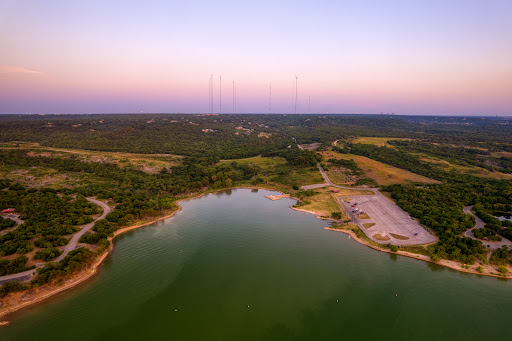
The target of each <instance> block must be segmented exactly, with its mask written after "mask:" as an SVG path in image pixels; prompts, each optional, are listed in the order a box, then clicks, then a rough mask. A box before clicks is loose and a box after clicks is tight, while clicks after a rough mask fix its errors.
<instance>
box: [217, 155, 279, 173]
mask: <svg viewBox="0 0 512 341" xmlns="http://www.w3.org/2000/svg"><path fill="white" fill-rule="evenodd" d="M220 162H221V163H229V162H237V163H244V164H249V165H253V166H258V167H261V168H262V169H263V170H268V169H272V168H274V167H275V166H279V165H285V164H286V160H285V159H284V158H282V157H262V156H256V157H249V158H246V159H235V160H221V161H220Z"/></svg>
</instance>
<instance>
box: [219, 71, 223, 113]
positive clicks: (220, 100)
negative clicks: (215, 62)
mask: <svg viewBox="0 0 512 341" xmlns="http://www.w3.org/2000/svg"><path fill="white" fill-rule="evenodd" d="M219 114H222V76H219Z"/></svg>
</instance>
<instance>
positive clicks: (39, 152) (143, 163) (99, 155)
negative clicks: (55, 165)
mask: <svg viewBox="0 0 512 341" xmlns="http://www.w3.org/2000/svg"><path fill="white" fill-rule="evenodd" d="M0 148H5V149H12V148H20V149H27V150H30V151H31V152H32V155H34V156H52V154H58V156H59V157H62V155H63V154H73V155H78V156H79V157H80V158H82V159H83V160H87V161H91V162H111V163H115V164H117V165H119V166H120V167H128V166H131V167H134V168H137V169H140V170H142V171H144V172H147V173H157V172H159V171H161V170H162V168H163V167H172V166H177V165H179V164H181V158H182V156H179V155H171V154H133V153H121V152H100V151H92V150H81V149H67V148H51V147H44V146H40V145H39V144H38V143H28V142H9V143H2V144H0Z"/></svg>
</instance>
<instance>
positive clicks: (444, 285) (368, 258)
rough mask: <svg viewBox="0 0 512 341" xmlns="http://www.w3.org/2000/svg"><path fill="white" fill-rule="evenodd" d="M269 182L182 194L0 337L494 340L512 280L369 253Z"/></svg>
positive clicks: (510, 302) (510, 300)
mask: <svg viewBox="0 0 512 341" xmlns="http://www.w3.org/2000/svg"><path fill="white" fill-rule="evenodd" d="M271 193H274V194H275V192H270V191H264V190H259V191H256V190H248V189H238V190H233V191H227V192H222V193H218V194H209V195H207V196H204V197H202V198H198V199H192V200H188V201H184V202H182V203H181V205H182V207H183V210H182V211H180V212H178V213H177V214H176V215H175V216H174V217H172V218H169V219H166V220H165V221H161V222H158V223H156V224H153V225H151V226H148V227H144V228H140V229H137V230H133V231H130V232H128V233H126V234H124V235H122V236H120V237H119V238H118V239H116V241H115V249H114V252H113V253H112V254H111V255H110V256H109V257H108V259H107V260H106V262H105V263H104V265H103V266H101V270H100V273H99V275H98V276H96V277H95V278H94V279H92V280H90V281H88V282H87V283H85V284H84V285H81V286H80V287H78V288H74V289H72V290H70V291H67V292H65V293H64V294H61V295H59V296H58V297H56V298H53V299H50V300H49V301H47V302H44V303H42V304H39V305H37V306H35V307H32V308H28V309H25V310H23V311H21V312H19V313H16V314H15V315H14V316H10V320H11V321H12V323H11V324H10V325H8V326H5V327H0V340H52V341H53V340H156V339H158V340H379V339H381V340H505V339H507V338H508V337H507V336H506V335H508V333H509V330H508V329H507V328H508V327H509V324H508V323H509V321H510V317H511V316H512V295H511V288H512V282H511V281H506V280H501V279H496V278H489V277H482V276H476V275H469V274H463V273H460V272H457V271H454V270H449V269H446V268H443V267H440V266H437V265H432V264H429V263H425V262H421V261H417V260H414V259H409V258H405V257H400V256H395V255H389V254H386V253H382V252H378V251H375V250H373V249H370V248H368V247H365V246H363V245H360V244H358V243H356V242H355V241H353V240H351V239H349V237H348V235H346V234H344V233H340V232H333V231H328V230H324V229H323V227H325V226H328V222H325V221H321V220H319V219H316V218H315V217H314V216H313V215H310V214H307V213H302V212H297V211H294V210H291V209H289V208H288V207H289V206H290V205H293V204H294V203H295V201H294V200H292V199H288V198H287V199H281V200H278V201H271V200H268V199H266V198H265V197H264V195H267V194H271Z"/></svg>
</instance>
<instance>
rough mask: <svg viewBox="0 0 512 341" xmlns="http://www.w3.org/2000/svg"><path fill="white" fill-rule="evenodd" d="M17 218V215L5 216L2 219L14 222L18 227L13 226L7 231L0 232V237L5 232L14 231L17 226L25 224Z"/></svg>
mask: <svg viewBox="0 0 512 341" xmlns="http://www.w3.org/2000/svg"><path fill="white" fill-rule="evenodd" d="M19 216H20V215H19V214H7V215H4V216H3V217H4V218H7V219H11V220H13V221H15V222H16V224H18V225H16V226H14V227H10V228H8V229H5V230H3V231H0V236H1V235H3V234H6V233H7V232H10V231H12V230H15V229H16V228H18V226H20V225H21V224H23V223H24V222H25V221H24V220H21V219H20V218H19Z"/></svg>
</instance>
